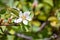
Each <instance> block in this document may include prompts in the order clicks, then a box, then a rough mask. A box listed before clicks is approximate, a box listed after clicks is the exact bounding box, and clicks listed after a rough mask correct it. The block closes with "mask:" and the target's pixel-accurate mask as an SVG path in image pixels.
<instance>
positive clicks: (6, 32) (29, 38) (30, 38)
mask: <svg viewBox="0 0 60 40" xmlns="http://www.w3.org/2000/svg"><path fill="white" fill-rule="evenodd" d="M4 33H5V34H7V35H11V34H10V33H9V32H8V31H7V30H6V31H5V32H4ZM13 35H15V36H17V37H19V38H25V39H26V40H32V37H31V36H26V35H24V34H21V33H15V34H13Z"/></svg>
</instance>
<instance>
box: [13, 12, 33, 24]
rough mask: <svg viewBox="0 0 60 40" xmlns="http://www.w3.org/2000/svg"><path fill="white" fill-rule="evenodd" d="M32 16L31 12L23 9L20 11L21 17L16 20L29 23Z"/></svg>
mask: <svg viewBox="0 0 60 40" xmlns="http://www.w3.org/2000/svg"><path fill="white" fill-rule="evenodd" d="M31 20H32V18H31V17H30V12H29V11H26V12H24V13H22V11H20V12H19V18H18V19H16V20H14V22H15V23H20V22H23V24H25V25H27V24H28V21H31Z"/></svg>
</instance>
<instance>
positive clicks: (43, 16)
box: [38, 15, 47, 21]
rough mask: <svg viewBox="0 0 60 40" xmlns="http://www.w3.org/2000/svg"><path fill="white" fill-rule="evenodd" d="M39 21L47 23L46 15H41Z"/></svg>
mask: <svg viewBox="0 0 60 40" xmlns="http://www.w3.org/2000/svg"><path fill="white" fill-rule="evenodd" d="M38 19H39V20H42V21H46V19H47V17H46V16H45V15H39V16H38Z"/></svg>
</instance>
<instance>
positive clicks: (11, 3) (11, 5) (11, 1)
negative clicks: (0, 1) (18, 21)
mask: <svg viewBox="0 0 60 40" xmlns="http://www.w3.org/2000/svg"><path fill="white" fill-rule="evenodd" d="M13 3H14V0H8V2H7V5H8V6H9V7H11V8H12V7H13Z"/></svg>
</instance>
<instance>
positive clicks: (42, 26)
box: [36, 21, 49, 33]
mask: <svg viewBox="0 0 60 40" xmlns="http://www.w3.org/2000/svg"><path fill="white" fill-rule="evenodd" d="M48 23H49V22H48V21H46V22H44V23H43V24H42V25H41V27H39V29H38V31H37V32H36V33H38V32H40V31H42V30H43V29H44V27H45V26H46V25H47V24H48Z"/></svg>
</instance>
